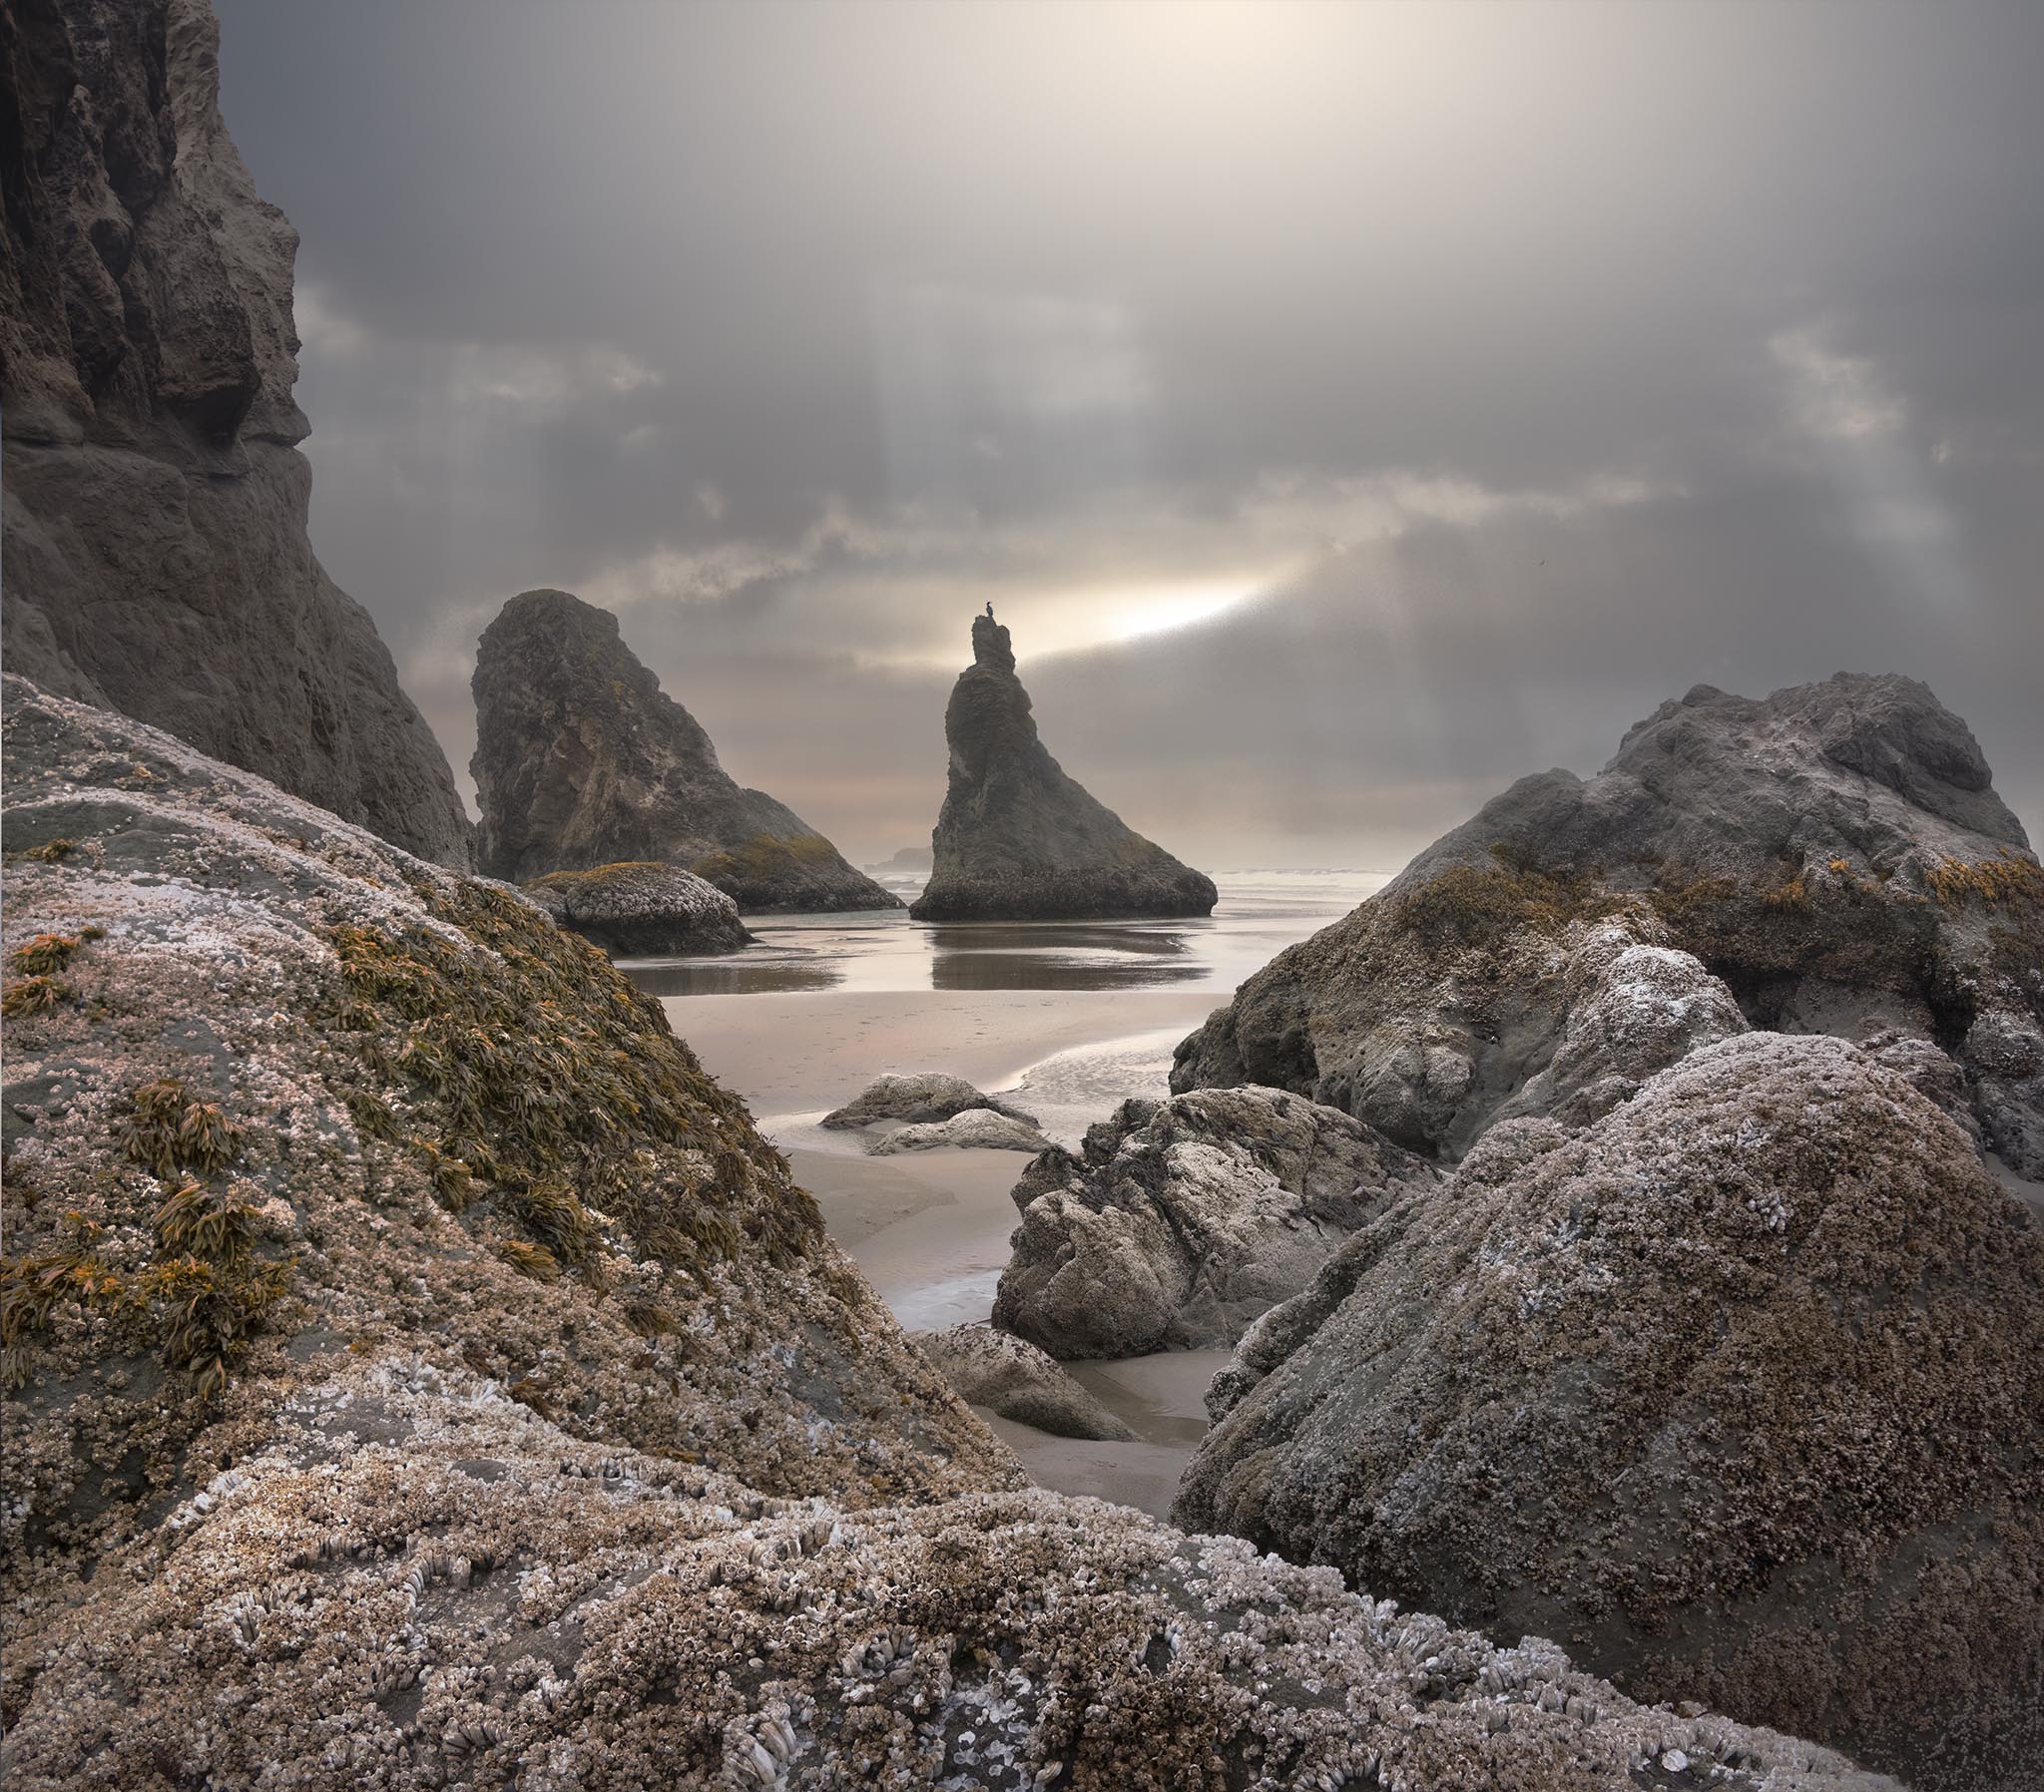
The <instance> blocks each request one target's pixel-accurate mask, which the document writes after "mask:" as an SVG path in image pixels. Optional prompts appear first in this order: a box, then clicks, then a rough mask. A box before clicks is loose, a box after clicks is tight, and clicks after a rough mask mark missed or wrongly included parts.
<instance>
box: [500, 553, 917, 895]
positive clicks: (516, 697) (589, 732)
mask: <svg viewBox="0 0 2044 1792" xmlns="http://www.w3.org/2000/svg"><path fill="white" fill-rule="evenodd" d="M473 686H474V690H475V709H476V747H475V755H474V757H473V758H471V759H470V761H469V769H470V771H472V772H473V773H474V774H475V782H476V795H477V800H478V801H479V802H480V803H481V805H482V813H483V819H482V828H481V831H480V833H479V835H478V837H477V850H478V855H479V859H480V863H481V867H482V869H483V870H484V871H486V872H488V873H489V874H490V875H491V876H492V877H501V878H504V879H505V880H506V881H508V882H512V883H520V882H524V881H526V880H528V879H531V878H535V877H542V876H544V875H546V874H547V873H548V872H552V871H587V870H591V869H593V868H595V867H597V866H600V865H612V864H619V863H624V862H645V861H649V860H659V861H663V862H665V863H669V864H673V865H677V866H680V867H681V868H682V869H684V870H687V871H693V872H694V873H695V874H696V875H697V876H698V877H701V878H703V879H705V880H706V881H708V882H710V883H713V884H715V885H716V886H717V887H718V888H719V889H720V890H722V891H724V892H725V894H726V895H728V896H730V897H732V898H733V900H734V901H736V902H737V903H738V905H739V907H740V908H741V909H743V910H744V911H745V912H747V913H748V914H765V913H771V912H776V911H782V912H784V911H789V910H819V909H820V910H832V909H866V908H899V907H900V906H901V903H900V900H899V898H897V897H895V896H893V895H891V894H889V893H888V892H887V891H886V890H883V889H881V888H880V886H879V885H878V884H876V883H874V882H873V881H872V879H871V878H869V877H867V876H866V875H865V874H864V873H863V872H860V871H855V870H853V869H852V867H851V866H850V865H848V864H846V863H845V861H844V860H843V858H842V857H840V856H839V854H838V851H837V849H836V848H835V847H834V846H832V845H831V844H830V842H829V841H828V840H826V839H824V838H823V836H822V835H821V834H819V833H817V832H816V830H815V829H814V828H812V827H810V826H809V825H808V823H807V822H805V821H803V820H802V819H801V817H800V816H798V815H796V814H795V813H794V812H793V811H792V810H790V809H788V808H786V807H784V806H783V805H781V804H780V803H777V802H775V801H774V800H773V798H772V797H770V796H768V795H767V794H766V792H765V791H762V790H747V789H743V788H741V787H740V785H738V784H737V783H736V782H734V781H733V779H732V777H731V775H730V773H728V772H727V771H726V770H725V769H724V767H723V766H722V765H721V764H719V763H718V758H717V748H716V747H715V746H713V745H712V744H711V742H710V736H709V735H708V734H707V733H705V732H704V730H703V726H702V724H701V723H700V722H698V721H697V719H696V718H695V717H694V716H693V715H691V714H690V713H689V712H688V710H687V709H685V708H683V707H682V705H681V704H680V703H678V702H676V701H675V700H674V698H673V697H671V696H669V695H668V694H667V693H666V692H665V691H664V690H662V689H661V687H660V680H659V679H658V678H657V677H655V676H654V674H653V673H652V672H650V671H648V670H647V669H646V668H645V667H644V666H642V665H641V664H640V663H639V660H638V659H637V657H636V656H635V655H634V654H633V653H632V650H631V649H630V648H628V647H626V646H625V644H624V641H623V640H622V638H621V637H620V636H619V634H618V619H617V618H616V617H614V616H612V615H611V614H610V613H609V612H608V611H604V610H599V609H597V608H596V607H595V606H594V605H591V604H585V603H583V602H582V601H581V600H580V599H579V598H575V597H571V596H570V595H569V594H568V593H567V592H564V591H528V592H524V593H522V594H521V595H520V596H518V597H515V598H513V599H512V600H511V601H510V603H508V604H506V605H505V606H504V608H503V609H502V610H501V611H500V612H499V613H498V615H497V618H496V620H495V621H494V622H492V623H491V624H490V626H489V627H488V628H487V629H485V630H484V631H483V636H482V641H481V644H480V646H479V647H478V649H477V653H476V663H475V676H474V679H473Z"/></svg>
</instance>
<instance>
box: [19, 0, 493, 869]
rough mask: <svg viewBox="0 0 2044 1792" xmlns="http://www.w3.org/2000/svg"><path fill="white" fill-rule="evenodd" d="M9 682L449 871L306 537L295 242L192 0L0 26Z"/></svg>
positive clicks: (403, 739)
mask: <svg viewBox="0 0 2044 1792" xmlns="http://www.w3.org/2000/svg"><path fill="white" fill-rule="evenodd" d="M0 87H4V89H5V93H4V101H5V103H4V104H0V182H4V185H5V189H6V195H7V204H6V208H5V211H6V219H5V230H6V252H5V253H4V254H0V413H4V424H0V428H4V436H5V445H4V468H0V473H4V480H0V483H4V488H5V497H4V537H5V539H4V542H0V584H4V599H5V602H4V608H0V618H4V625H5V654H6V660H7V665H8V668H9V670H10V671H12V672H17V673H22V674H25V675H27V676H30V677H33V678H36V679H38V680H40V681H41V682H42V683H43V684H44V685H46V686H47V687H49V688H50V689H52V690H54V691H61V692H63V693H65V694H67V695H70V696H74V697H77V698H79V699H81V700H83V701H87V702H92V703H97V704H101V705H104V706H108V707H111V708H116V709H120V710H122V711H125V712H126V713H128V714H130V715H134V716H139V717H141V718H142V719H143V720H145V721H149V722H154V723H156V724H157V725H159V726H161V727H164V728H167V729H169V730H170V731H171V732H173V733H175V734H177V735H178V736H180V737H181V738H183V739H185V740H188V741H190V742H192V743H193V744H194V745H195V746H197V747H199V748H200V749H201V750H203V751H205V752H207V753H210V754H212V755H214V756H216V757H219V758H224V759H227V760H229V761H231V762H233V763H234V764H237V765H242V766H246V767H248V768H250V769H252V770H255V771H257V772H260V773H261V774H262V775H263V776H265V777H267V778H270V779H272V780H274V781H275V782H277V783H279V784H281V785H283V786H284V787H285V788H286V789H289V790H292V791H295V792H296V793H298V794H299V795H301V796H304V797H306V798H308V799H309V800H311V801H313V802H316V803H318V804H320V805H321V806H323V807H325V808H327V809H330V810H333V811H334V812H336V813H337V814H339V815H341V816H343V817H345V818H346V819H349V820H352V821H357V822H360V823H361V824H363V825H364V826H366V827H369V828H371V829H372V830H374V831H375V832H377V833H379V834H381V835H383V836H384V837H385V838H386V839H389V840H392V841H394V842H396V843H397V844H398V845H400V846H403V847H405V848H406V849H408V850H410V851H413V852H417V853H419V854H421V855H422V856H424V857H427V858H432V859H435V860H438V861H440V862H442V863H445V864H449V865H466V864H467V862H468V855H469V825H468V820H467V817H466V815H465V814H464V812H463V810H462V806H461V800H460V798H459V797H458V796H457V795H456V794H455V790H454V780H453V776H452V773H451V772H450V771H449V769H448V765H447V760H446V756H445V755H444V754H443V753H442V752H441V750H440V747H439V744H438V742H437V741H435V739H434V738H433V734H432V731H431V730H430V729H429V728H428V727H427V726H426V723H425V721H424V720H423V719H422V718H421V716H420V715H419V713H418V711H417V710H416V709H415V708H414V707H413V706H412V704H411V701H410V699H409V698H407V697H406V696H405V694H404V692H403V691H402V690H401V689H400V688H399V687H398V682H397V672H396V668H395V667H394V666H393V665H392V663H391V659H390V655H389V653H388V651H387V650H386V649H385V648H384V646H383V644H382V642H381V641H379V640H378V639H377V636H376V630H375V626H374V624H373V623H371V622H370V620H369V617H368V614H367V612H365V611H364V610H363V609H362V608H361V607H360V606H359V605H357V604H356V603H355V602H354V601H353V600H352V599H350V598H349V597H348V596H347V595H346V594H345V593H344V592H342V591H340V590H339V589H338V588H337V587H336V586H335V585H334V584H333V582H332V581H331V580H330V579H328V578H327V577H326V575H325V573H324V572H323V571H322V570H321V569H320V566H319V563H318V561H317V560H316V559H315V558H314V557H313V554H312V548H311V544H310V542H309V541H308V540H307V538H306V534H305V511H306V503H307V499H308V495H309V492H310V488H311V469H310V468H309V466H308V465H307V464H306V461H305V458H304V456H303V455H302V454H300V453H299V452H298V450H297V447H296V444H297V443H298V442H299V441H300V440H302V439H303V437H304V435H305V431H306V424H305V419H304V416H303V415H302V413H301V412H300V411H299V410H298V408H297V405H296V404H295V402H294V401H293V399H292V396H291V388H292V385H293V383H294V382H295V380H296V378H297V362H296V360H295V358H294V356H295V353H296V350H297V346H298V341H297V334H296V331H295V330H294V328H293V327H292V321H291V265H292V261H293V259H294V258H295V256H296V253H297V235H296V232H295V231H293V230H292V228H291V226H290V224H288V223H287V222H286V221H285V220H284V218H283V216H282V214H280V213H279V212H278V211H277V210H276V209H275V208H274V207H273V206H269V205H266V204H264V203H263V201H262V200H261V199H259V198H258V197H257V196H256V189H255V186H254V184H253V182H252V181H251V180H250V178H249V171H248V169H247V168H246V167H245V166H244V164H243V162H242V158H241V156H240V154H239V153H238V152H237V151H236V149H235V146H234V143H233V142H232V141H231V140H230V138H229V137H228V134H227V128H226V126H225V125H224V124H223V123H222V121H221V115H220V106H219V98H220V65H219V27H218V25H217V24H216V22H215V20H214V18H213V15H212V13H211V11H210V9H209V8H208V7H207V6H206V5H205V4H204V0H63V3H62V4H56V3H54V0H18V3H17V4H16V5H14V6H13V7H12V8H11V9H10V10H9V12H8V14H7V16H6V18H5V20H4V22H0Z"/></svg>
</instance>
